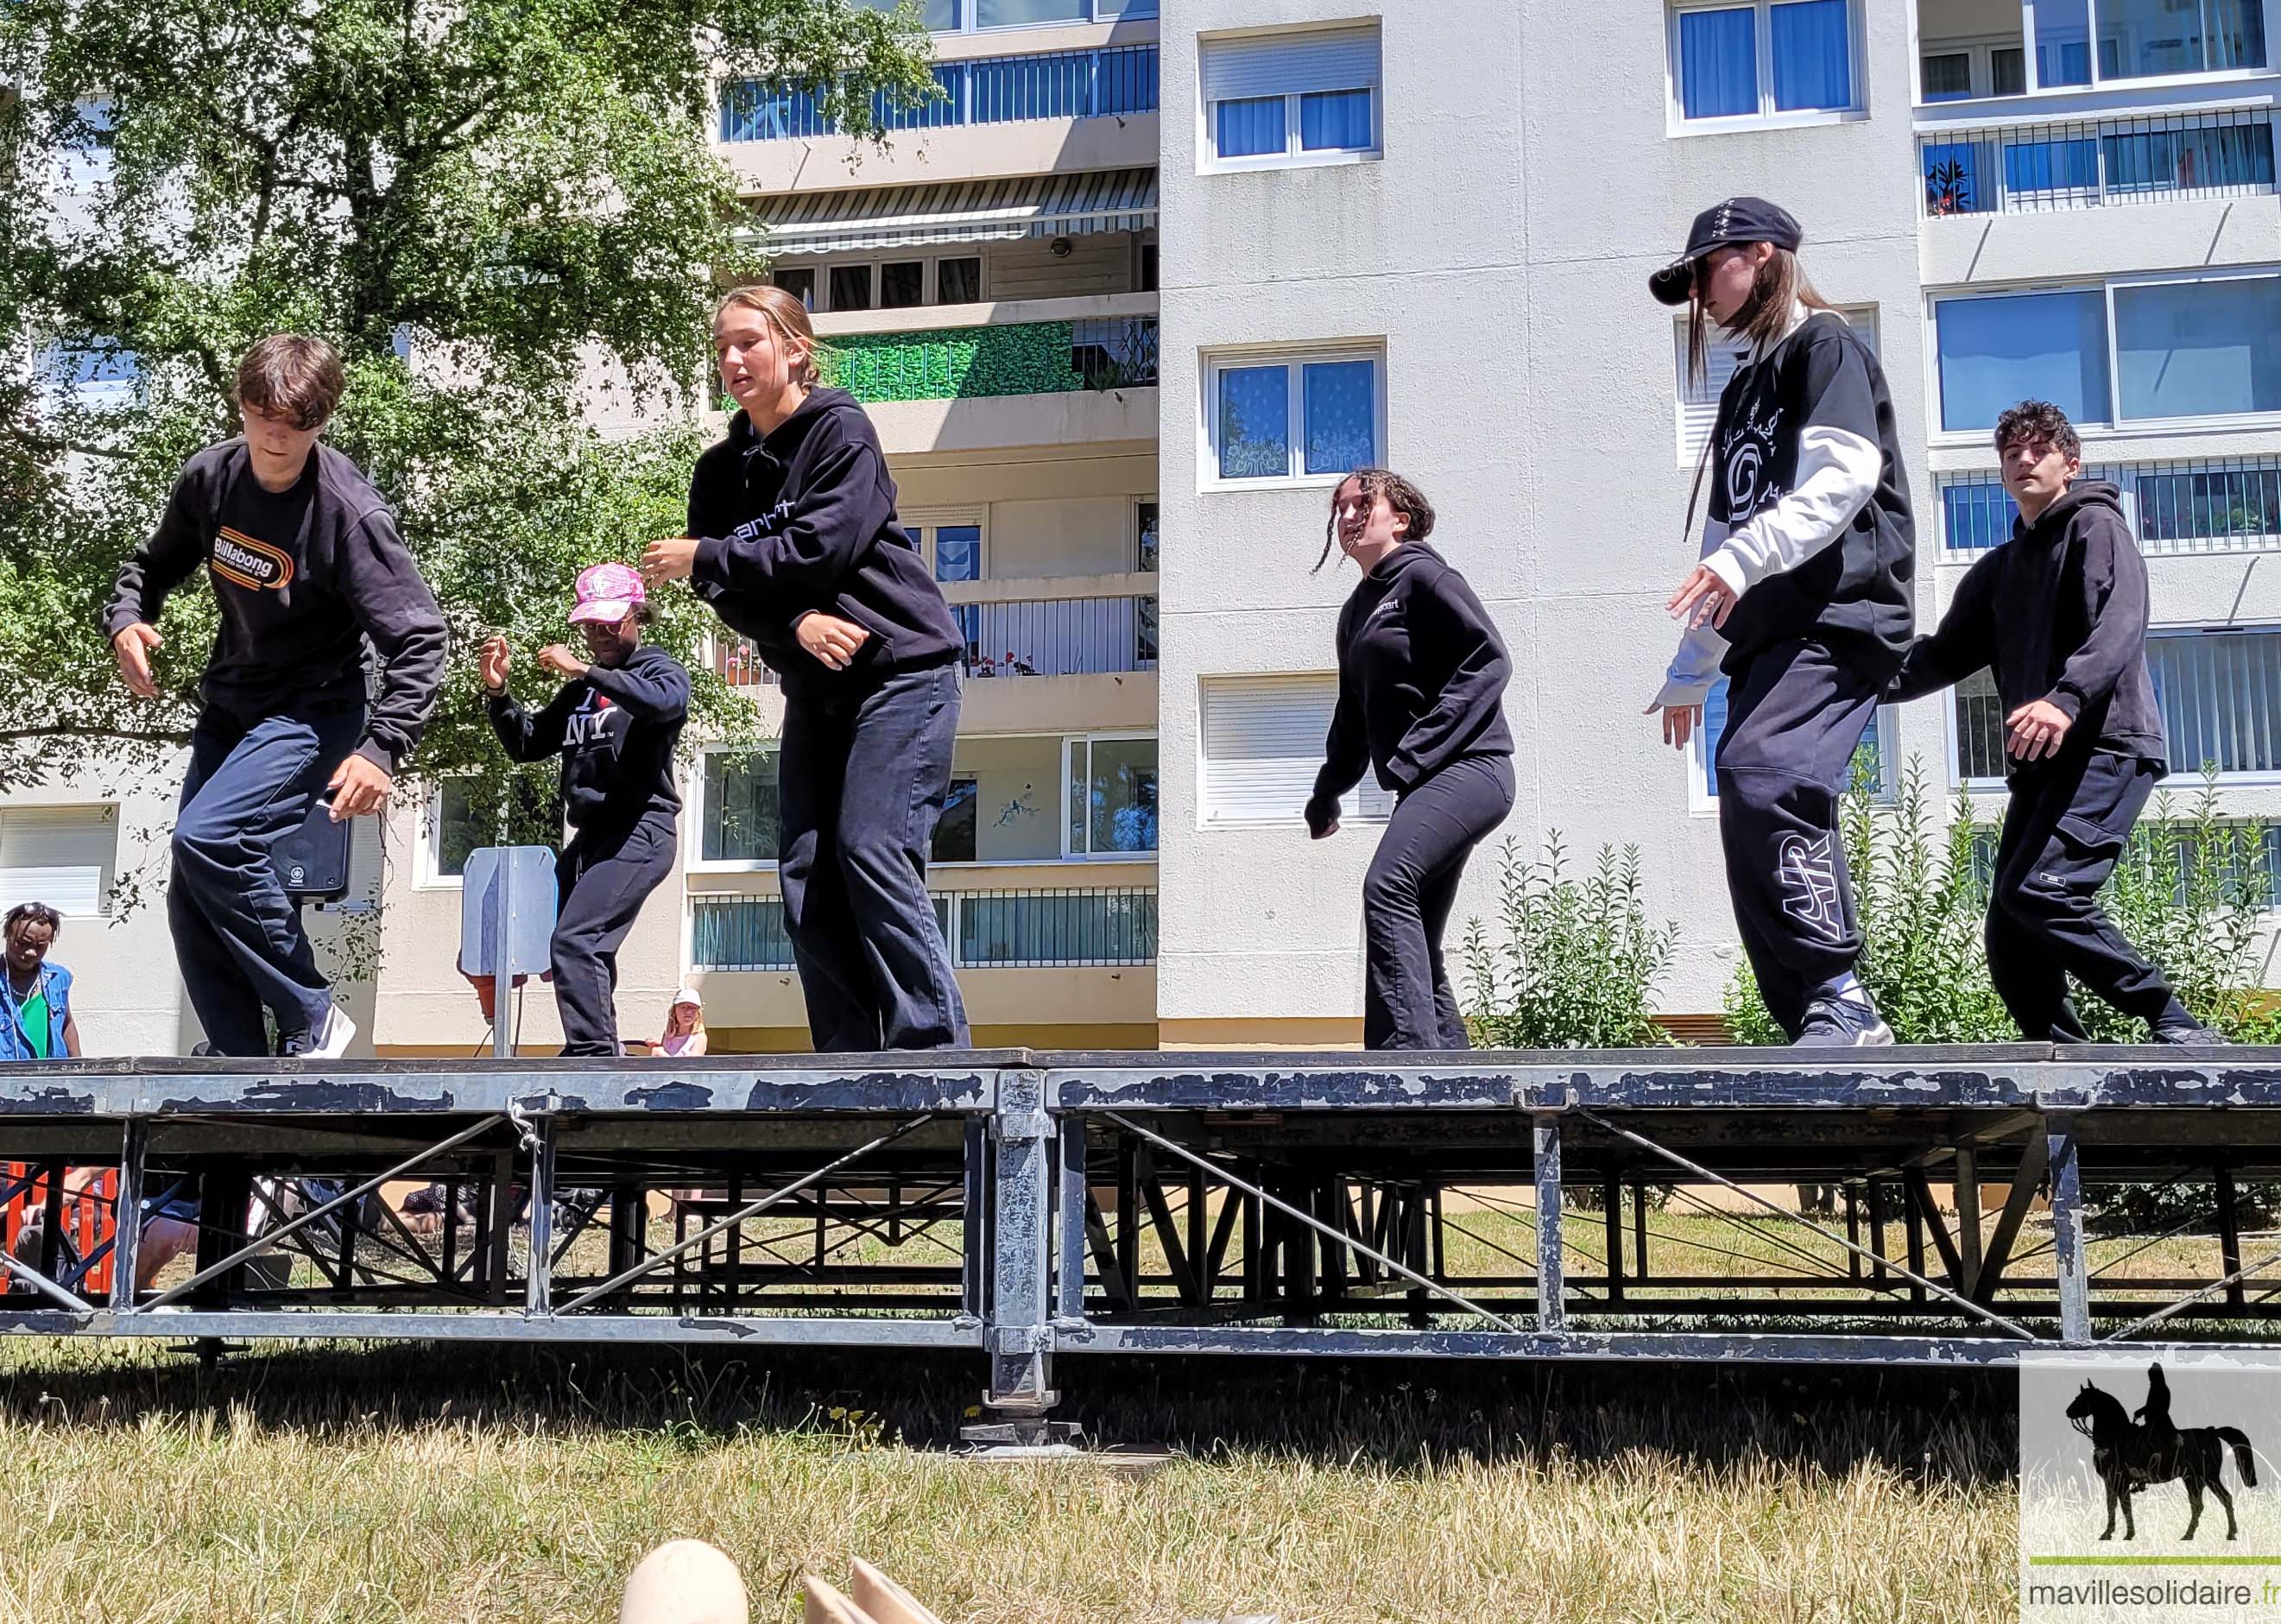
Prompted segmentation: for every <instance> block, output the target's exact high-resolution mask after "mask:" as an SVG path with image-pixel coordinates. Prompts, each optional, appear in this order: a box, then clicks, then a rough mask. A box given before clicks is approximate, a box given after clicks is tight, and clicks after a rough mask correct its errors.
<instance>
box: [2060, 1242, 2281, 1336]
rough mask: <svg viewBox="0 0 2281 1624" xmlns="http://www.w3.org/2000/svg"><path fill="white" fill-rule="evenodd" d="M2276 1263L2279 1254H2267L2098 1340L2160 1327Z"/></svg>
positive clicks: (2279, 1261) (2280, 1261) (2279, 1258)
mask: <svg viewBox="0 0 2281 1624" xmlns="http://www.w3.org/2000/svg"><path fill="white" fill-rule="evenodd" d="M2277 1263H2281V1252H2268V1253H2266V1254H2265V1256H2264V1257H2261V1258H2259V1259H2258V1260H2257V1261H2256V1262H2255V1263H2254V1264H2250V1265H2249V1266H2248V1267H2247V1268H2245V1269H2236V1270H2235V1271H2234V1272H2232V1273H2231V1274H2229V1275H2227V1276H2225V1277H2224V1278H2223V1280H2212V1281H2211V1282H2210V1283H2209V1284H2208V1285H2207V1286H2205V1287H2203V1288H2201V1289H2200V1291H2193V1292H2189V1293H2187V1294H2186V1295H2184V1296H2183V1297H2180V1298H2179V1299H2178V1300H2177V1302H2175V1303H2164V1304H2163V1305H2162V1306H2161V1308H2158V1309H2156V1310H2155V1311H2153V1313H2151V1314H2149V1315H2147V1316H2146V1318H2145V1319H2134V1320H2132V1321H2131V1322H2130V1324H2129V1325H2127V1326H2123V1327H2122V1329H2121V1330H2120V1331H2114V1332H2110V1333H2108V1334H2107V1335H2105V1336H2102V1337H2100V1338H2099V1341H2100V1342H2121V1341H2122V1340H2123V1339H2124V1338H2125V1337H2128V1336H2130V1334H2132V1333H2134V1332H2138V1331H2143V1330H2145V1329H2146V1327H2147V1326H2150V1325H2160V1324H2161V1322H2162V1321H2163V1320H2165V1319H2169V1318H2170V1317H2171V1316H2172V1315H2173V1314H2183V1313H2184V1312H2185V1311H2187V1310H2188V1309H2190V1308H2192V1306H2193V1305H2194V1304H2195V1303H2200V1302H2202V1301H2204V1300H2205V1299H2207V1298H2209V1297H2214V1296H2215V1295H2217V1294H2218V1293H2219V1292H2221V1291H2223V1290H2224V1289H2225V1288H2227V1287H2229V1286H2231V1285H2232V1284H2234V1282H2236V1281H2237V1280H2246V1279H2247V1278H2248V1277H2249V1276H2251V1275H2253V1274H2255V1273H2258V1272H2261V1271H2262V1270H2265V1269H2269V1268H2271V1267H2272V1266H2273V1265H2274V1264H2277Z"/></svg>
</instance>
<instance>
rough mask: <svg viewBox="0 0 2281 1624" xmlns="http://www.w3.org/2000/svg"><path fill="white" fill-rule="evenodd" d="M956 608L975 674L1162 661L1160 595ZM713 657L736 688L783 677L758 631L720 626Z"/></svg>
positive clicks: (1069, 673) (1139, 667) (1074, 672)
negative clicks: (756, 640) (755, 639)
mask: <svg viewBox="0 0 2281 1624" xmlns="http://www.w3.org/2000/svg"><path fill="white" fill-rule="evenodd" d="M952 590H953V591H954V592H955V591H956V590H957V589H956V588H955V587H954V588H953V589H952ZM950 613H951V618H952V619H954V620H955V621H956V622H957V623H958V629H959V630H960V631H961V632H962V633H963V635H964V637H965V638H966V652H965V653H964V654H963V655H962V656H961V657H960V666H961V669H963V671H964V672H965V674H966V675H967V676H968V677H970V678H982V677H989V678H992V679H994V680H995V679H998V678H1003V677H1080V676H1086V675H1089V674H1092V673H1094V672H1103V671H1118V672H1121V671H1153V670H1155V669H1156V599H1155V598H1153V597H1121V598H1120V597H1110V598H1021V599H1012V600H1010V601H1006V602H1000V603H955V604H953V605H952V606H951V608H950ZM705 658H706V662H707V664H708V665H709V666H711V667H712V669H713V670H714V671H715V673H717V674H718V675H719V676H720V677H721V679H722V680H723V682H726V683H727V684H729V685H730V686H731V687H732V688H762V687H768V688H773V687H775V686H777V684H780V683H781V682H782V681H783V679H782V678H781V677H778V676H777V674H776V672H775V671H773V670H771V669H769V667H768V665H766V664H765V663H764V662H763V661H762V659H761V656H760V651H759V650H757V649H755V648H754V646H753V644H752V641H751V639H750V638H741V637H738V636H737V635H736V634H734V633H733V632H723V633H719V634H716V635H715V637H714V638H713V639H712V641H711V643H710V645H709V646H707V650H706V654H705Z"/></svg>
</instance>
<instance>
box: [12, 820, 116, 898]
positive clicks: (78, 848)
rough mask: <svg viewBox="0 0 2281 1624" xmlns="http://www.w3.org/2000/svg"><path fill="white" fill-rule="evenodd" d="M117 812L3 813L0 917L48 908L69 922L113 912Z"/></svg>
mask: <svg viewBox="0 0 2281 1624" xmlns="http://www.w3.org/2000/svg"><path fill="white" fill-rule="evenodd" d="M118 845H119V809H118V808H116V807H112V806H108V805H102V806H78V807H9V808H0V914H4V913H6V912H7V911H8V910H9V909H12V908H14V907H16V906H17V905H19V903H24V902H44V903H45V904H47V906H49V907H50V908H52V909H55V910H56V912H58V913H59V914H62V915H63V916H66V918H72V917H79V918H88V917H93V916H98V915H102V914H106V913H108V912H110V911H111V878H112V864H113V862H114V861H115V859H116V855H117V852H118Z"/></svg>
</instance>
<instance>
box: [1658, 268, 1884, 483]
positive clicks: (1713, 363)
mask: <svg viewBox="0 0 2281 1624" xmlns="http://www.w3.org/2000/svg"><path fill="white" fill-rule="evenodd" d="M1838 314H1840V315H1842V316H1844V318H1845V320H1846V321H1847V323H1848V324H1849V325H1851V326H1852V329H1853V330H1854V331H1855V332H1857V333H1859V334H1860V336H1861V341H1862V342H1863V343H1864V344H1867V345H1868V346H1869V353H1870V354H1872V355H1875V354H1876V353H1877V313H1876V310H1875V308H1874V307H1867V306H1865V307H1861V308H1858V309H1850V310H1841V311H1839V312H1838ZM1709 339H1710V342H1709V343H1708V344H1705V346H1704V357H1703V361H1704V367H1703V373H1704V376H1703V382H1702V383H1699V384H1697V383H1695V382H1694V381H1693V380H1692V379H1690V378H1689V376H1688V375H1687V323H1686V322H1685V321H1679V322H1677V323H1675V324H1674V328H1673V331H1672V356H1673V362H1674V367H1676V376H1677V383H1678V391H1679V412H1678V425H1679V466H1680V467H1681V468H1693V467H1694V466H1695V463H1696V460H1697V459H1698V458H1699V457H1701V456H1702V455H1703V447H1704V445H1705V443H1706V442H1707V441H1708V440H1709V439H1710V437H1711V429H1712V425H1713V424H1714V423H1716V422H1717V421H1719V397H1720V394H1721V393H1722V392H1724V391H1725V390H1726V387H1727V382H1728V379H1730V378H1732V377H1733V376H1734V375H1735V368H1736V367H1738V366H1740V365H1741V364H1742V358H1743V352H1744V351H1745V350H1747V349H1748V348H1749V347H1750V346H1749V345H1748V344H1739V343H1736V342H1733V341H1731V340H1729V339H1728V337H1727V336H1725V335H1724V334H1723V333H1720V332H1719V331H1717V330H1716V329H1713V331H1712V332H1711V333H1710V335H1709Z"/></svg>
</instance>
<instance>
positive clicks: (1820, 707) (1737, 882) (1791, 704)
mask: <svg viewBox="0 0 2281 1624" xmlns="http://www.w3.org/2000/svg"><path fill="white" fill-rule="evenodd" d="M1887 675H1888V673H1886V672H1883V671H1879V670H1866V669H1861V668H1860V664H1859V663H1858V662H1857V661H1851V660H1849V659H1847V658H1846V657H1845V653H1844V651H1841V650H1839V649H1836V648H1833V647H1832V646H1829V645H1828V644H1825V643H1821V642H1816V641H1810V640H1807V639H1805V638H1793V639H1791V640H1790V641H1788V642H1784V643H1777V644H1774V645H1772V646H1768V647H1767V648H1766V649H1764V650H1762V651H1760V652H1759V653H1757V654H1755V655H1754V656H1752V657H1751V661H1750V663H1749V664H1748V665H1747V666H1745V667H1744V669H1742V670H1741V671H1739V672H1736V673H1733V674H1732V675H1731V677H1730V679H1729V681H1728V687H1727V726H1726V731H1725V732H1724V733H1723V734H1722V735H1721V736H1720V740H1719V756H1718V762H1717V766H1718V781H1719V841H1720V846H1721V847H1723V848H1724V850H1725V853H1726V858H1727V889H1728V894H1729V895H1730V896H1731V897H1732V898H1733V900H1734V904H1735V924H1736V928H1737V929H1738V930H1739V931H1740V932H1741V933H1742V938H1743V951H1744V953H1745V954H1746V955H1749V958H1750V961H1751V973H1752V974H1753V975H1755V976H1756V977H1757V978H1758V984H1759V995H1760V996H1761V997H1762V998H1764V999H1765V1001H1766V1005H1767V1013H1768V1014H1770V1015H1772V1016H1773V1017H1775V1021H1776V1022H1777V1023H1778V1024H1779V1025H1781V1027H1782V1030H1783V1031H1784V1032H1787V1033H1789V1034H1790V1036H1791V1037H1792V1038H1795V1037H1797V1036H1798V1030H1799V1028H1800V1026H1801V1025H1803V1024H1804V1022H1805V1010H1806V1006H1807V1005H1808V1004H1809V1003H1810V1002H1811V1001H1813V995H1814V994H1815V993H1816V992H1817V991H1818V990H1820V989H1821V987H1823V986H1827V985H1829V983H1831V982H1833V981H1836V980H1837V979H1839V978H1842V977H1844V976H1845V975H1847V974H1848V973H1850V972H1851V971H1852V969H1853V966H1854V963H1855V962H1856V961H1857V960H1859V959H1860V956H1861V931H1860V924H1858V923H1857V922H1856V920H1855V918H1854V914H1853V887H1852V885H1851V884H1850V883H1849V881H1848V879H1847V877H1846V873H1845V845H1844V840H1843V839H1840V838H1839V835H1838V830H1837V810H1838V805H1839V801H1840V799H1841V797H1843V795H1844V793H1845V789H1846V786H1847V785H1848V784H1849V783H1850V782H1851V779H1852V770H1853V753H1854V751H1855V750H1856V749H1858V748H1859V747H1860V743H1861V736H1862V734H1863V733H1865V732H1867V731H1868V727H1869V723H1870V721H1871V720H1872V719H1873V718H1874V717H1875V715H1876V710H1877V696H1878V694H1879V693H1880V692H1882V691H1883V687H1884V685H1885V679H1886V677H1887Z"/></svg>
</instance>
